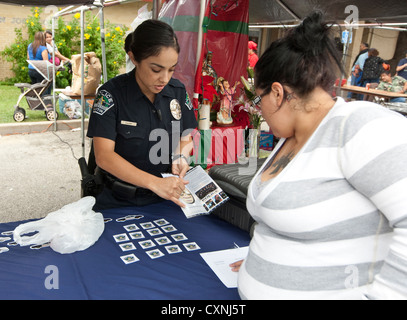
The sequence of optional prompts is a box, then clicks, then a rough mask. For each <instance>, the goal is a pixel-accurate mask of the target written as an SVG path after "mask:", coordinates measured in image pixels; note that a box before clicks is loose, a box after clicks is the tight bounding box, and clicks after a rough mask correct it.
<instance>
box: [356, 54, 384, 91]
mask: <svg viewBox="0 0 407 320" xmlns="http://www.w3.org/2000/svg"><path fill="white" fill-rule="evenodd" d="M368 52H369V53H368V54H369V56H368V58H367V59H366V61H365V64H364V66H363V74H362V80H361V81H362V85H361V87H365V86H366V85H367V84H368V83H379V82H380V75H381V74H382V72H383V70H384V69H383V62H384V60H383V59H382V58H380V57H379V51H377V49H375V48H371V49H369V51H368Z"/></svg>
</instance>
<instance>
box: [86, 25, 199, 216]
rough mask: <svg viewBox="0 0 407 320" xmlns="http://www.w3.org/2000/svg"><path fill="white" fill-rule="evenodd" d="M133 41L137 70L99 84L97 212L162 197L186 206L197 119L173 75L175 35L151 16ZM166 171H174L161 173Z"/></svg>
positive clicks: (94, 123) (92, 128) (93, 121)
mask: <svg viewBox="0 0 407 320" xmlns="http://www.w3.org/2000/svg"><path fill="white" fill-rule="evenodd" d="M130 43H131V45H130V49H131V53H132V54H131V55H129V56H130V58H131V60H132V62H133V64H134V65H135V68H133V70H131V71H130V72H128V73H126V74H122V75H119V76H117V77H115V78H113V79H111V80H109V81H108V82H106V83H105V84H104V85H103V86H101V87H100V88H99V90H98V92H97V95H96V98H95V102H94V105H93V109H92V114H91V116H90V119H89V128H88V134H87V135H88V137H90V138H93V145H94V152H95V158H96V164H97V168H96V174H99V176H101V178H102V179H103V181H104V189H103V191H102V193H101V194H99V195H98V196H97V197H96V204H95V207H94V210H103V209H108V208H118V207H126V206H127V207H128V206H144V205H148V204H152V203H156V202H160V201H163V200H171V201H173V202H174V203H176V204H178V205H179V206H181V207H183V206H184V204H183V203H182V202H181V201H180V200H179V198H180V196H181V194H182V193H183V191H184V189H185V185H186V184H187V183H188V181H185V180H184V177H185V174H186V172H187V170H188V169H189V163H188V160H187V158H188V157H189V155H190V152H191V151H192V146H193V144H192V138H191V134H190V133H191V131H192V130H193V129H195V128H196V127H197V121H196V118H195V114H194V110H193V108H192V104H191V101H190V99H189V98H188V94H187V92H186V90H185V86H184V85H183V84H182V83H181V82H180V81H178V80H176V79H173V78H172V75H173V73H174V71H175V68H176V66H177V64H178V56H179V52H180V47H179V44H178V40H177V36H176V34H175V32H174V30H173V29H172V28H171V26H169V25H168V24H166V23H164V22H161V21H158V20H146V21H144V22H143V23H141V24H140V25H139V26H138V27H137V29H136V30H135V31H134V32H133V34H132V40H131V41H130ZM125 50H127V49H125ZM165 172H171V173H173V174H174V175H176V176H175V177H167V178H163V177H162V175H161V174H162V173H165Z"/></svg>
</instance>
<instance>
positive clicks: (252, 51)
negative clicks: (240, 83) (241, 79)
mask: <svg viewBox="0 0 407 320" xmlns="http://www.w3.org/2000/svg"><path fill="white" fill-rule="evenodd" d="M248 47H249V67H250V68H254V67H255V66H256V63H257V61H258V60H259V57H258V56H257V54H256V51H257V43H255V42H254V41H249V44H248Z"/></svg>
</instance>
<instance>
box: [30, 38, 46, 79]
mask: <svg viewBox="0 0 407 320" xmlns="http://www.w3.org/2000/svg"><path fill="white" fill-rule="evenodd" d="M27 59H28V60H37V61H40V60H45V61H48V60H49V53H48V50H47V47H46V42H45V36H44V33H43V32H41V31H37V32H36V33H35V35H34V41H33V42H32V43H30V44H29V45H28V48H27ZM28 75H29V76H30V79H31V84H34V83H40V82H41V81H42V80H44V77H43V76H42V75H41V74H40V73H39V72H38V71H37V70H35V68H34V67H33V66H32V65H31V64H28Z"/></svg>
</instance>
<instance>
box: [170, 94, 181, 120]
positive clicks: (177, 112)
mask: <svg viewBox="0 0 407 320" xmlns="http://www.w3.org/2000/svg"><path fill="white" fill-rule="evenodd" d="M170 110H171V114H172V116H173V117H174V119H175V120H180V119H181V116H182V112H181V106H180V104H179V102H178V100H177V99H173V100H172V101H171V102H170Z"/></svg>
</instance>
